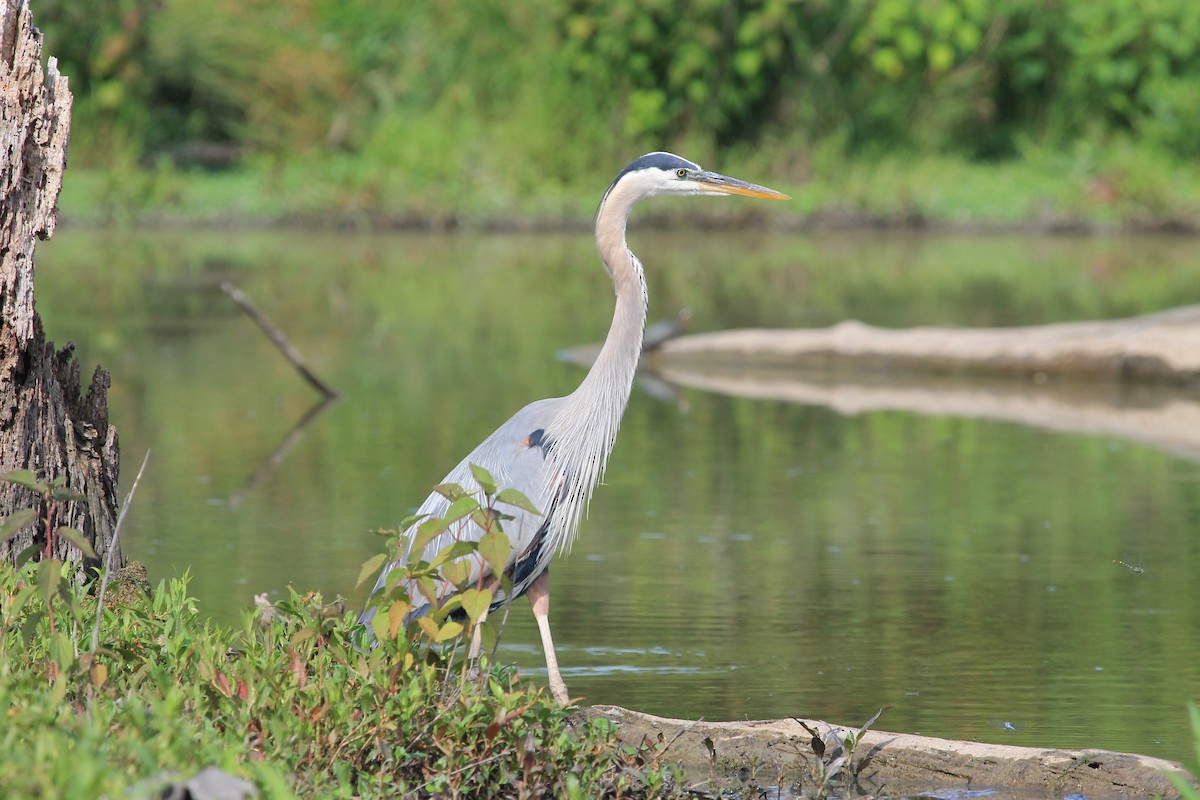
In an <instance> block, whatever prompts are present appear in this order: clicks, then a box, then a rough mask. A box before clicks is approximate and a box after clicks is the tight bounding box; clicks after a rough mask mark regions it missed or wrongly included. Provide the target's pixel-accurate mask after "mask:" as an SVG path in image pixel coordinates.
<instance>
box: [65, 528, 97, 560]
mask: <svg viewBox="0 0 1200 800" xmlns="http://www.w3.org/2000/svg"><path fill="white" fill-rule="evenodd" d="M57 533H58V535H59V536H61V537H63V538H64V539H66V540H67V541H68V542H70V543H71V544H73V545H75V546H76V547H77V548H79V551H80V552H81V553H83V554H84V555H85V556H87V557H88V558H90V559H93V560H95V559H98V558H100V556H98V555H96V551H95V549H94V548H93V547H92V543H91V542H89V541H88V540H87V537H86V536H84V535H83V531H81V530H79V529H78V528H72V527H70V526H68V525H63V526H61V527H59V529H58V531H57Z"/></svg>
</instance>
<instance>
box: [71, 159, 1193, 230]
mask: <svg viewBox="0 0 1200 800" xmlns="http://www.w3.org/2000/svg"><path fill="white" fill-rule="evenodd" d="M776 163H784V159H783V158H782V157H776V158H769V157H768V158H762V157H751V158H744V159H732V160H731V161H730V162H729V163H724V164H719V165H712V166H714V167H717V168H718V169H720V170H722V171H727V172H729V173H731V174H734V175H737V176H739V177H745V178H747V179H750V180H754V181H756V182H761V183H765V184H768V185H771V186H774V187H777V188H779V189H781V190H783V191H786V192H788V193H790V194H792V195H793V198H794V199H793V201H792V202H791V203H788V204H779V205H774V204H772V205H771V206H769V207H766V206H764V207H754V208H749V209H748V207H745V206H743V207H739V208H736V209H735V208H733V207H718V206H715V205H714V206H712V207H706V208H704V209H703V211H701V212H699V213H701V214H704V215H707V216H706V217H705V218H706V219H710V220H711V219H716V220H718V221H721V220H723V221H726V222H730V223H736V222H737V221H739V220H740V219H743V218H742V217H740V216H726V215H741V214H750V215H753V216H754V218H756V219H761V218H763V217H764V216H767V217H769V218H770V219H772V220H774V221H775V222H778V223H779V224H785V225H806V224H818V225H866V224H872V225H875V224H881V225H902V226H932V227H953V228H968V229H970V228H1020V227H1028V228H1037V229H1046V228H1062V227H1072V228H1074V227H1082V228H1155V227H1170V228H1180V229H1189V230H1195V229H1197V228H1200V168H1198V167H1197V165H1195V164H1180V163H1177V162H1175V161H1172V160H1170V159H1167V158H1164V157H1162V156H1159V155H1157V154H1155V153H1154V152H1152V151H1146V150H1139V149H1136V148H1132V147H1120V146H1114V147H1110V148H1108V149H1106V150H1091V149H1087V148H1083V147H1081V148H1080V151H1079V152H1076V153H1041V152H1037V153H1033V154H1031V155H1030V156H1029V157H1027V158H1025V159H1020V160H1013V161H1005V162H996V163H980V162H971V161H967V160H965V159H962V158H959V157H950V156H906V155H889V156H885V157H880V158H875V159H869V160H849V161H847V160H843V159H840V158H839V159H833V160H830V161H827V162H820V163H808V164H804V165H802V166H800V167H796V166H794V165H793V166H789V167H777V166H775V164H776ZM619 166H620V165H618V164H605V165H603V166H601V165H596V166H595V169H593V170H590V171H589V172H588V173H587V174H582V173H581V174H580V175H579V176H578V178H577V179H575V180H573V181H572V182H571V183H567V184H564V183H562V182H542V183H538V182H537V181H536V179H535V177H536V176H533V177H531V176H528V175H512V176H509V175H503V174H492V173H488V172H485V171H482V170H481V171H474V172H473V171H470V170H467V171H465V173H466V174H467V175H469V176H470V177H469V178H464V177H462V176H460V175H455V176H449V177H446V178H444V179H439V178H438V177H436V176H430V175H425V176H420V177H416V178H413V177H410V176H407V175H405V174H403V173H401V172H399V171H397V170H391V169H389V168H388V167H387V166H386V165H372V164H369V163H366V162H364V161H363V160H362V159H353V158H349V157H345V156H338V157H330V158H321V159H309V160H292V161H288V162H271V163H268V162H258V161H251V162H249V163H248V164H246V165H244V166H243V167H242V168H240V169H238V170H235V171H229V172H202V171H181V170H178V169H174V168H171V167H162V168H159V169H144V168H140V169H128V168H126V169H122V168H113V169H92V170H82V169H80V170H72V171H70V172H69V173H68V175H67V180H66V184H65V188H64V191H63V195H62V198H61V202H60V213H61V216H62V218H63V219H65V220H67V221H68V222H71V223H80V224H86V225H109V224H114V223H115V224H133V225H152V226H159V225H162V226H257V227H268V226H287V225H305V226H311V225H314V224H315V225H320V226H325V227H335V226H340V227H346V226H350V227H356V228H372V227H384V228H386V227H399V226H404V227H413V226H416V227H425V226H429V227H440V226H443V225H445V224H449V223H453V224H456V225H466V226H468V227H470V226H480V227H482V226H495V225H500V226H504V227H529V226H534V225H536V226H538V227H541V228H545V227H568V226H574V225H579V224H585V223H586V222H587V221H588V220H590V218H591V216H592V214H593V213H594V211H595V207H596V204H597V203H598V201H599V199H600V195H601V194H602V192H603V190H604V188H605V187H606V185H607V181H608V176H609V174H610V173H612V172H615V171H616V169H617V168H619ZM520 187H534V188H520ZM658 213H661V214H668V215H669V214H670V210H669V209H668V210H667V211H660V212H658ZM696 213H697V212H696V210H695V209H694V208H692V209H689V212H688V216H689V217H690V218H695V214H696Z"/></svg>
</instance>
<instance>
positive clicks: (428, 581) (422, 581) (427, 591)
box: [417, 575, 438, 607]
mask: <svg viewBox="0 0 1200 800" xmlns="http://www.w3.org/2000/svg"><path fill="white" fill-rule="evenodd" d="M417 589H418V591H420V592H421V595H422V596H423V597H424V598H425V599H426V600H427V601H429V605H431V606H435V607H436V606H437V604H438V592H437V584H436V583H434V582H433V578H430V577H429V576H428V575H422V576H420V577H419V578H417Z"/></svg>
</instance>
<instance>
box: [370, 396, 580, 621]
mask: <svg viewBox="0 0 1200 800" xmlns="http://www.w3.org/2000/svg"><path fill="white" fill-rule="evenodd" d="M558 403H559V398H553V399H549V400H539V401H538V402H536V403H531V404H530V405H528V406H526V407H525V408H523V409H521V410H520V411H518V412H517V413H516V414H514V415H513V416H512V418H510V419H509V420H508V421H507V422H505V423H504V424H503V425H501V426H500V427H499V428H498V429H497V430H496V432H495V433H493V434H492V435H491V436H489V437H488V438H487V439H485V440H484V441H483V442H482V443H480V445H479V446H478V447H476V448H475V449H474V450H472V451H471V453H470V455H468V456H467V457H466V458H464V459H463V460H462V461H461V462H459V464H458V465H457V466H456V467H455V468H454V469H452V470H451V471H450V473H449V474H447V475H446V477H445V478H444V479H443V480H442V483H451V484H457V485H459V486H461V487H462V488H463V489H465V490H466V491H467V492H470V493H478V492H479V484H478V482H477V481H476V480H475V476H474V474H473V473H472V472H471V465H472V464H474V465H477V466H480V467H483V468H484V469H486V470H487V471H488V472H490V473H491V475H492V478H493V479H494V480H495V481H496V484H497V485H498V486H499V488H500V489H516V490H517V491H519V492H521V493H522V494H524V495H525V496H526V497H527V498H528V499H529V501H530V502H531V503H532V504H533V505H534V506H535V507H536V508H537V509H538V511H539V512H542V513H539V514H534V513H532V512H530V511H527V510H525V509H522V508H519V507H517V506H507V505H505V506H502V507H499V508H497V510H498V511H501V512H502V513H504V514H506V515H510V516H512V519H509V520H504V522H503V523H502V526H503V530H504V533H505V534H506V535H507V536H508V538H509V542H510V544H511V546H512V549H511V552H510V554H509V560H508V569H507V570H506V572H508V574H509V577H510V579H511V580H512V581H513V592H512V597H509V598H505V597H500V596H498V597H497V599H496V603H497V604H499V603H502V602H507V601H508V600H511V599H513V598H515V597H519V596H520V595H521V594H522V593H524V591H525V589H526V588H527V587H528V585H529V583H531V582H532V581H533V579H534V578H536V577H537V576H538V575H539V574H541V571H542V570H543V569H545V566H546V564H547V563H548V562H549V560H550V558H551V557H552V556H553V548H552V547H550V546H547V545H546V542H545V540H546V533H547V531H546V529H545V519H546V518H547V516H548V515H547V514H546V513H545V512H546V511H547V509H546V508H544V507H543V506H544V505H547V504H548V503H550V502H553V497H554V487H553V485H552V484H553V480H552V476H551V475H550V474H549V469H548V462H547V459H546V453H547V449H548V447H549V441H548V439H546V438H545V436H544V434H545V429H546V426H547V425H549V423H550V421H551V420H552V419H553V418H554V414H555V411H556V408H557V404H558ZM450 505H451V502H450V500H448V499H447V498H446V497H444V496H443V495H441V494H439V493H437V492H433V493H431V494H430V495H429V497H428V498H426V499H425V502H424V503H422V504H421V506H420V508H418V509H417V514H418V515H422V516H423V517H426V518H427V517H431V516H434V517H440V516H445V514H446V512H447V511H448V510H449V508H450ZM418 525H420V522H418V523H416V525H414V526H413V528H410V529H409V531H407V533H408V534H409V535H410V536H411V534H412V533H414V532H415V528H416V527H417V526H418ZM482 535H483V529H481V528H480V527H479V526H478V525H476V524H475V523H474V522H473V521H471V520H470V519H469V518H468V519H464V520H462V521H461V522H458V523H455V524H454V525H452V526H451V527H450V528H449V529H447V530H446V531H444V532H443V533H441V534H439V535H438V536H436V537H434V539H432V540H431V541H430V542H429V543H428V544H427V545H426V546H425V548H424V549H423V551H422V553H421V559H422V560H426V561H431V560H432V559H433V558H434V557H436V556H437V554H438V553H439V552H441V551H442V549H443V548H445V547H447V546H449V545H450V544H453V543H454V542H456V541H466V540H470V541H478V540H479V538H480V537H481V536H482ZM410 541H411V538H410ZM411 556H412V554H411V553H406V554H405V555H404V556H403V557H402V558H401V559H400V560H399V561H398V562H393V563H392V564H389V565H388V566H387V567H385V568H384V570H383V573H382V574H381V575H380V576H379V580H378V581H377V582H376V584H375V589H374V590H373V592H375V591H379V590H380V589H381V588H383V587H384V585H385V581H386V578H387V575H388V573H389V572H390V571H391V569H392V568H394V567H395V566H397V564H399V563H402V562H404V561H406V560H408V559H409V558H410V557H411ZM467 563H468V564H470V566H471V572H470V580H471V581H472V582H475V581H477V580H478V579H479V578H480V572H481V570H482V569H484V567H483V561H482V559H479V558H471V559H468V560H467ZM438 588H439V594H443V593H445V594H447V595H448V594H449V593H450V592H451V591H452V588H451V587H448V586H439V587H438ZM409 596H410V599H411V600H412V602H413V603H414V605H419V604H421V603H424V602H425V601H424V598H423V597H421V596H420V594H419V593H417V592H411V591H410V592H409ZM419 612H420V609H419V608H417V609H415V611H414V613H419ZM365 618H369V612H368V613H367V614H364V619H365Z"/></svg>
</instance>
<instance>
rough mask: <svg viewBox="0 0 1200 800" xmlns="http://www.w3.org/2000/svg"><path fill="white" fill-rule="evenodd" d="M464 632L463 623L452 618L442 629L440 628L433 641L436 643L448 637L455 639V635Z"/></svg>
mask: <svg viewBox="0 0 1200 800" xmlns="http://www.w3.org/2000/svg"><path fill="white" fill-rule="evenodd" d="M462 632H463V625H462V623H461V622H455V621H454V620H450V621H449V622H447V623H446V624H445V625H443V626H442V627H441V629H440V630H438V632H437V636H435V637H434V638H433V641H434V643H437V642H444V641H446V640H448V639H453V638H454V637H455V636H458V635H459V634H460V633H462Z"/></svg>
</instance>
